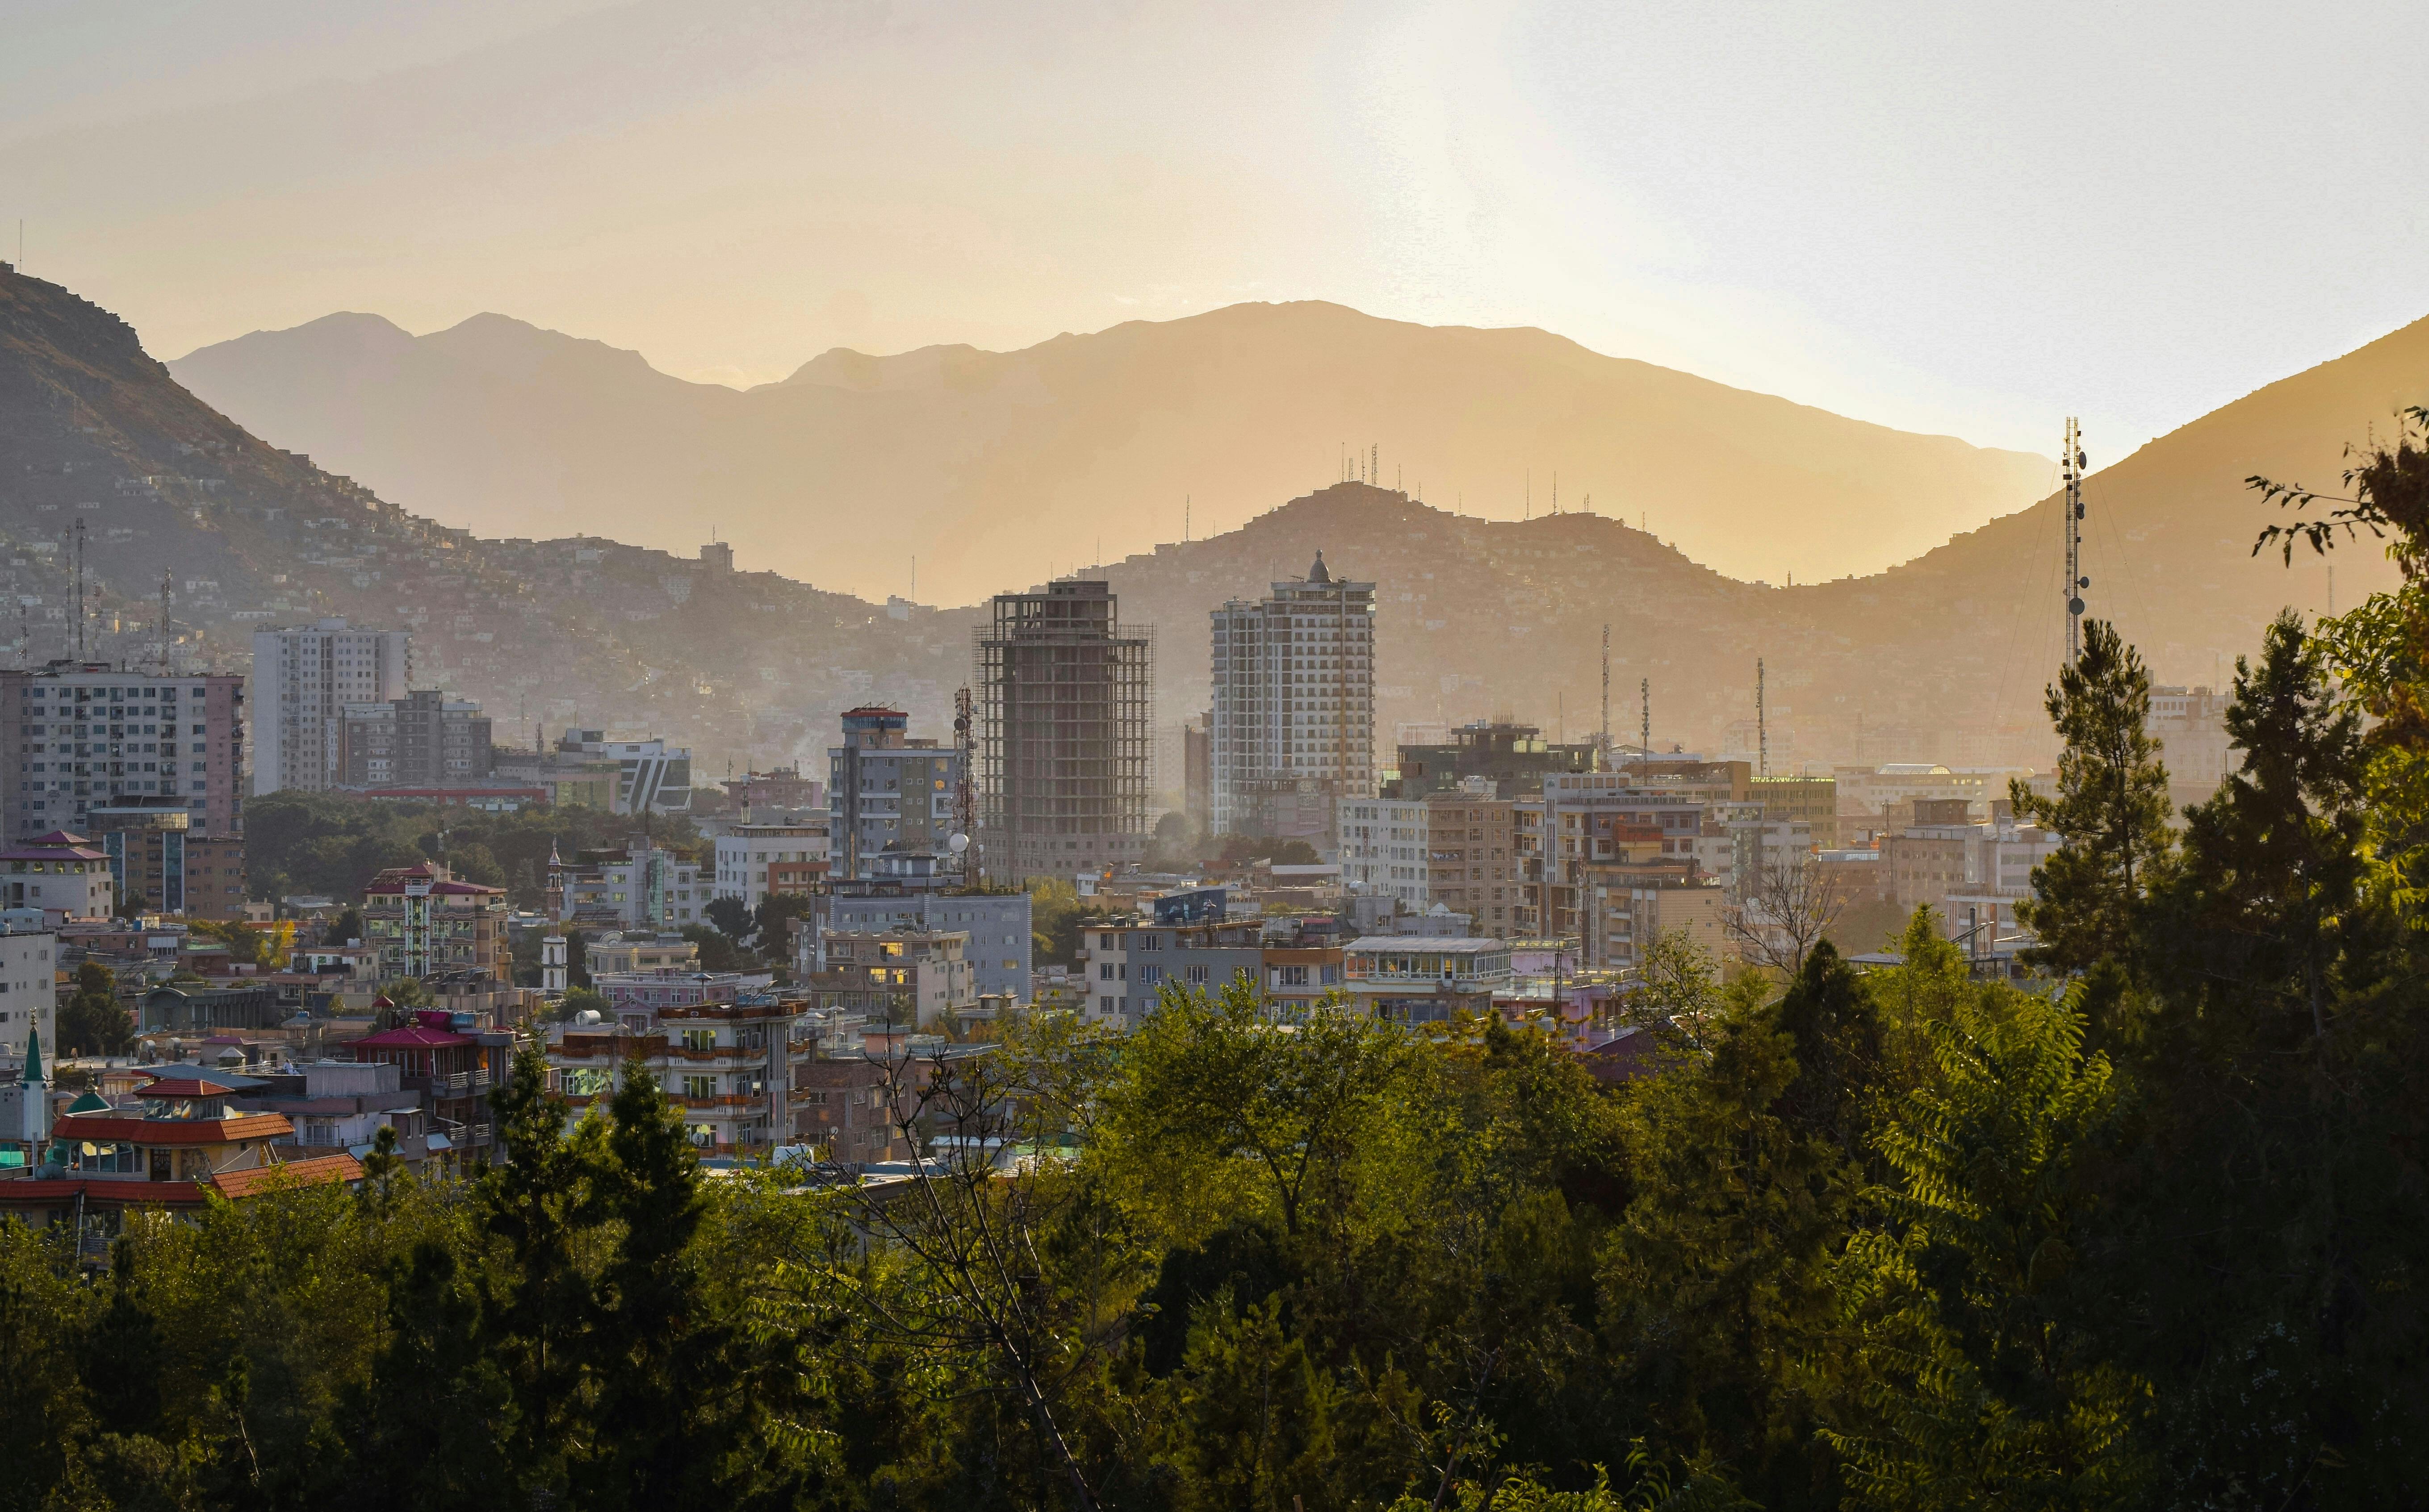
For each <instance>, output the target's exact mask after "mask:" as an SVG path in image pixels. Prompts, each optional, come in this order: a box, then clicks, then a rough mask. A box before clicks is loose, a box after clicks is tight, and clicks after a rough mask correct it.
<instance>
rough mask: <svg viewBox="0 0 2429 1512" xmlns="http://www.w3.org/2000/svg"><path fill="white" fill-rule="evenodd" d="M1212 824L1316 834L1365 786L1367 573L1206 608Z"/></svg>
mask: <svg viewBox="0 0 2429 1512" xmlns="http://www.w3.org/2000/svg"><path fill="white" fill-rule="evenodd" d="M1213 619H1214V673H1215V714H1214V722H1213V730H1212V735H1211V739H1212V743H1213V750H1212V753H1211V760H1212V764H1213V767H1214V789H1215V792H1214V805H1213V807H1214V815H1213V819H1214V830H1215V833H1216V834H1252V835H1268V836H1274V837H1277V838H1285V837H1286V838H1301V839H1310V840H1314V839H1319V838H1322V839H1326V840H1329V839H1330V835H1331V833H1332V830H1333V806H1334V804H1335V803H1336V802H1337V801H1338V800H1339V799H1342V798H1345V797H1373V796H1374V792H1375V584H1373V583H1352V582H1349V581H1347V580H1346V579H1342V578H1336V577H1334V576H1333V575H1332V573H1331V571H1330V569H1329V568H1327V567H1325V565H1324V553H1323V552H1321V551H1319V552H1317V553H1316V557H1315V565H1314V566H1313V567H1309V568H1308V572H1307V576H1306V577H1304V578H1300V579H1297V580H1296V581H1294V582H1287V583H1275V584H1273V592H1272V593H1271V594H1270V595H1268V596H1267V597H1266V598H1265V599H1264V600H1260V601H1258V602H1254V603H1250V602H1248V601H1247V600H1232V601H1231V602H1230V603H1227V604H1225V605H1223V606H1222V607H1221V608H1219V609H1217V610H1215V611H1214V614H1213Z"/></svg>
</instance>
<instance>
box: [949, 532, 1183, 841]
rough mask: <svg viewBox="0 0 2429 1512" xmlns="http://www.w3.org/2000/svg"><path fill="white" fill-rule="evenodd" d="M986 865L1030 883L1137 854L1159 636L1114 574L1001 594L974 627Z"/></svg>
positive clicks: (1150, 762) (1151, 762)
mask: <svg viewBox="0 0 2429 1512" xmlns="http://www.w3.org/2000/svg"><path fill="white" fill-rule="evenodd" d="M977 651H978V682H979V689H980V697H979V730H978V732H977V733H978V737H979V771H978V777H977V789H978V795H977V796H978V804H979V830H980V834H979V839H980V857H981V860H980V865H981V868H982V870H983V873H984V874H985V875H987V876H990V877H993V878H996V879H1000V880H1005V881H1011V882H1016V883H1017V882H1021V881H1024V880H1026V879H1029V878H1032V877H1069V876H1072V875H1074V874H1077V873H1081V872H1088V873H1097V872H1100V871H1103V870H1106V869H1108V868H1111V867H1116V866H1125V865H1132V864H1135V863H1138V862H1140V861H1141V860H1143V859H1145V857H1146V855H1147V846H1148V835H1149V831H1150V828H1151V827H1150V825H1149V822H1148V797H1149V796H1150V795H1151V794H1152V792H1153V791H1154V784H1155V773H1154V766H1155V735H1154V729H1153V726H1152V723H1151V719H1152V707H1153V704H1154V701H1155V641H1154V637H1153V634H1152V633H1150V632H1149V631H1148V630H1147V629H1146V628H1145V627H1141V626H1135V625H1133V626H1125V625H1124V624H1123V623H1122V620H1121V605H1120V602H1119V600H1117V599H1116V597H1115V594H1114V592H1113V590H1112V589H1111V588H1110V587H1108V586H1107V585H1106V584H1105V583H1102V582H1099V581H1096V580H1091V579H1077V578H1066V579H1065V580H1063V581H1061V582H1059V583H1048V584H1047V586H1046V591H1045V592H1043V593H1004V594H998V595H997V596H996V598H995V601H994V604H993V611H992V614H991V616H990V617H989V621H988V623H987V624H985V625H983V626H982V627H980V629H979V631H978V646H977Z"/></svg>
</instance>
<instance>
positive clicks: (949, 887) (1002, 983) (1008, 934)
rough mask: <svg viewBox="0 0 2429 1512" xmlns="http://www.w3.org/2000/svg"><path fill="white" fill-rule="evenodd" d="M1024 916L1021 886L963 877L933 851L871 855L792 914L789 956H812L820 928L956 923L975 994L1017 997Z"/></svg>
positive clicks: (1027, 979)
mask: <svg viewBox="0 0 2429 1512" xmlns="http://www.w3.org/2000/svg"><path fill="white" fill-rule="evenodd" d="M771 890H772V889H771ZM1030 923H1031V918H1030V897H1029V895H1028V894H1027V893H1026V892H1023V891H1019V890H1017V889H1015V888H1009V887H998V886H985V885H973V884H970V883H968V882H967V881H965V880H964V879H963V876H962V874H961V872H960V871H959V870H958V869H956V868H952V867H949V866H946V865H944V864H942V863H941V862H940V859H939V858H938V857H935V856H923V855H911V854H902V853H895V854H887V855H881V856H879V857H877V858H876V861H875V863H874V870H873V872H872V874H871V875H869V876H867V877H858V878H836V879H833V880H832V881H830V882H828V883H827V884H826V885H825V886H824V887H823V888H821V889H818V890H816V891H814V892H812V893H811V894H810V912H809V913H808V914H807V915H806V916H805V917H803V918H801V919H799V920H796V921H794V925H795V928H794V944H793V948H794V953H795V955H796V957H797V959H800V960H801V961H810V960H813V959H815V952H816V950H817V945H818V942H817V935H818V933H819V932H820V931H822V930H827V929H842V930H846V931H862V932H866V931H868V930H883V929H958V930H960V931H961V932H962V933H964V934H967V935H968V936H969V948H968V951H967V956H968V960H969V962H970V970H971V974H972V977H973V979H974V983H975V988H976V991H977V993H978V995H980V996H982V997H997V996H1009V997H1011V998H1012V999H1013V1000H1015V1001H1016V1002H1023V1003H1025V1002H1027V1001H1029V996H1030V986H1031V971H1030V952H1031V940H1030V932H1029V930H1030ZM802 969H803V970H808V969H810V968H809V967H808V966H807V965H804V966H803V967H802Z"/></svg>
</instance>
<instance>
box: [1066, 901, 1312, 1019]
mask: <svg viewBox="0 0 2429 1512" xmlns="http://www.w3.org/2000/svg"><path fill="white" fill-rule="evenodd" d="M1078 970H1079V975H1080V980H1079V981H1078V982H1077V983H1076V985H1077V987H1078V988H1079V989H1080V991H1079V994H1078V995H1079V1002H1078V1004H1077V1007H1078V1011H1079V1013H1080V1016H1081V1017H1082V1019H1083V1020H1085V1021H1087V1022H1089V1023H1092V1024H1101V1025H1103V1026H1105V1027H1111V1028H1124V1029H1127V1028H1135V1027H1138V1025H1139V1024H1140V1023H1141V1022H1142V1021H1143V1020H1144V1019H1145V1018H1146V1017H1147V1015H1148V1013H1150V1012H1152V1011H1154V1010H1155V1007H1156V1004H1157V1002H1158V1000H1159V999H1160V998H1161V997H1162V995H1163V993H1164V991H1165V988H1166V987H1167V986H1171V987H1179V988H1181V989H1183V990H1185V991H1190V992H1198V993H1204V994H1208V995H1209V996H1215V995H1219V994H1221V993H1222V992H1223V990H1224V988H1225V987H1227V986H1228V985H1230V984H1231V982H1233V981H1235V980H1244V981H1246V982H1248V984H1249V985H1250V986H1251V987H1253V988H1254V989H1255V990H1256V993H1257V996H1258V1000H1259V1001H1260V1002H1261V1003H1263V1004H1264V1006H1265V1009H1266V1011H1268V1012H1270V1013H1272V1014H1273V1015H1274V1016H1275V1017H1277V1018H1280V1019H1285V1020H1293V1019H1301V1018H1304V1017H1305V1016H1306V1014H1307V1012H1308V1011H1309V1010H1310V1009H1312V1008H1313V1007H1314V1005H1315V1004H1316V1003H1317V1002H1319V1001H1321V1000H1322V999H1323V998H1324V997H1326V996H1327V995H1329V994H1334V993H1339V992H1342V991H1344V990H1345V989H1346V986H1347V968H1346V966H1345V965H1344V962H1343V955H1342V945H1341V942H1340V937H1339V936H1338V935H1337V934H1335V935H1331V936H1319V935H1316V934H1313V933H1311V932H1309V931H1306V930H1303V929H1297V928H1294V927H1292V926H1291V925H1289V924H1288V923H1286V922H1284V921H1268V920H1263V919H1238V920H1219V919H1218V920H1208V921H1203V922H1198V923H1187V924H1183V923H1156V924H1149V923H1147V922H1146V921H1144V920H1141V919H1138V918H1135V917H1125V918H1116V919H1108V920H1105V921H1103V922H1102V923H1092V924H1091V925H1089V927H1088V928H1087V929H1086V930H1085V931H1083V932H1082V936H1081V943H1080V956H1079V965H1078Z"/></svg>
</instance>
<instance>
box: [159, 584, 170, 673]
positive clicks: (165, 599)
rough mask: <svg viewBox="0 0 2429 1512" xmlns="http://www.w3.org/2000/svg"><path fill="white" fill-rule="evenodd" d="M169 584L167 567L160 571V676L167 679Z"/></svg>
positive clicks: (168, 669) (168, 668)
mask: <svg viewBox="0 0 2429 1512" xmlns="http://www.w3.org/2000/svg"><path fill="white" fill-rule="evenodd" d="M169 583H170V574H169V569H168V568H167V567H162V568H161V569H160V675H161V676H162V677H167V676H168V675H169V672H170V667H169Z"/></svg>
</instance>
